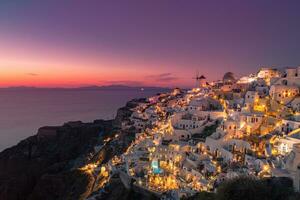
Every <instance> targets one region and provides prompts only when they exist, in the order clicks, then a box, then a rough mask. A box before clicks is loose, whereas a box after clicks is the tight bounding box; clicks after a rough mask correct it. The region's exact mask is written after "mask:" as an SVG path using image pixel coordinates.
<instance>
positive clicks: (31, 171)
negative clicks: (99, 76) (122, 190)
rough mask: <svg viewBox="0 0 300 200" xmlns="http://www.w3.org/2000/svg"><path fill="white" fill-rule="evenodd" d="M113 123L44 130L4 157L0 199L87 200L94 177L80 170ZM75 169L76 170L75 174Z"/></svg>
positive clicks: (0, 165) (75, 124) (74, 124)
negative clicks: (84, 199) (78, 168)
mask: <svg viewBox="0 0 300 200" xmlns="http://www.w3.org/2000/svg"><path fill="white" fill-rule="evenodd" d="M111 130H112V121H101V120H100V121H95V122H93V123H81V122H72V123H66V124H64V125H63V126H60V127H43V128H40V129H39V131H38V134H37V135H35V136H32V137H29V138H27V139H25V140H23V141H21V142H20V143H19V144H18V145H16V146H14V147H11V148H9V149H6V150H4V151H3V152H1V153H0V199H3V200H5V199H12V200H17V199H83V197H84V193H85V192H86V191H88V190H89V187H90V184H89V183H91V180H90V179H92V177H89V176H88V175H86V174H83V173H81V172H80V171H79V170H76V168H77V167H80V166H82V165H84V164H85V163H87V162H89V160H90V159H91V157H92V155H93V153H94V146H95V145H98V144H101V142H102V141H101V137H99V135H100V134H101V133H106V134H109V133H110V132H111ZM73 169H74V170H73Z"/></svg>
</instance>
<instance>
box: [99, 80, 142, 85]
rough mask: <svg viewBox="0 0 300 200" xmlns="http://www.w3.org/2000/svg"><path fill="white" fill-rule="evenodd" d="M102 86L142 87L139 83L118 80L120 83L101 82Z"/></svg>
mask: <svg viewBox="0 0 300 200" xmlns="http://www.w3.org/2000/svg"><path fill="white" fill-rule="evenodd" d="M101 84H103V85H126V86H143V85H144V83H143V82H140V81H130V80H120V81H101Z"/></svg>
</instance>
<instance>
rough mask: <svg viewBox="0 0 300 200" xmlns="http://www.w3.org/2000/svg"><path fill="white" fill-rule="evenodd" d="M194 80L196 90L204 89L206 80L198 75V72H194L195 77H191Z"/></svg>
mask: <svg viewBox="0 0 300 200" xmlns="http://www.w3.org/2000/svg"><path fill="white" fill-rule="evenodd" d="M193 79H195V80H196V88H199V87H205V86H206V78H205V76H203V75H201V76H200V75H199V72H198V71H197V72H196V76H195V77H193Z"/></svg>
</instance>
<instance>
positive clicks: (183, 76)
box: [0, 0, 300, 87]
mask: <svg viewBox="0 0 300 200" xmlns="http://www.w3.org/2000/svg"><path fill="white" fill-rule="evenodd" d="M299 10H300V1H297V0H294V1H293V0H287V1H277V0H272V1H270V0H264V1H261V0H251V1H241V0H236V1H233V0H228V1H223V0H222V1H221V0H220V1H216V0H207V1H205V0H200V1H199V0H189V1H186V0H175V1H168V0H163V1H160V0H152V1H150V0H143V1H141V0H127V1H121V0H119V1H116V0H110V1H98V0H89V1H84V0H65V1H61V0H43V1H40V0H26V1H24V0H19V1H18V0H1V1H0V87H10V86H35V87H78V86H88V85H110V84H125V85H131V86H167V87H175V86H176V87H177V86H178V87H191V86H194V85H195V83H194V82H195V80H194V79H193V77H195V75H196V72H197V71H198V72H199V73H200V74H204V75H205V76H206V77H207V78H208V80H217V79H221V78H222V76H223V74H224V73H225V72H227V71H232V72H234V73H235V74H236V76H237V77H239V76H242V75H246V74H249V73H254V72H256V71H257V70H258V69H259V68H260V67H261V66H278V67H279V66H280V67H282V66H298V65H300V56H299V55H300V12H299Z"/></svg>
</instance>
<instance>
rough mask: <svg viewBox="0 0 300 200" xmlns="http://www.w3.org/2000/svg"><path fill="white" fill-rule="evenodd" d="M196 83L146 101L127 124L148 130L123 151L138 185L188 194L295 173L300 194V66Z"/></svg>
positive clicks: (126, 165)
mask: <svg viewBox="0 0 300 200" xmlns="http://www.w3.org/2000/svg"><path fill="white" fill-rule="evenodd" d="M197 81H199V83H198V85H199V87H198V88H194V89H192V90H190V91H180V90H179V89H176V90H174V91H173V92H171V93H165V94H160V95H157V96H154V97H151V98H149V99H148V101H147V102H145V103H140V105H139V106H138V107H136V108H135V109H134V110H133V114H132V116H131V119H130V122H129V123H128V124H124V127H123V128H128V127H129V126H133V127H135V128H136V129H138V130H140V132H141V133H140V134H137V135H136V139H135V141H134V142H133V143H132V145H131V146H130V147H129V149H128V150H127V152H126V153H125V154H124V155H122V160H123V163H122V166H123V171H124V173H126V174H127V175H128V176H129V177H130V179H132V180H134V184H135V185H136V187H141V188H144V189H146V190H148V191H150V192H153V193H155V194H164V193H165V192H168V191H169V192H170V191H172V192H171V193H172V195H173V196H175V197H181V196H182V195H190V194H193V193H196V192H197V191H201V190H211V191H212V190H214V189H215V188H216V187H217V186H218V184H220V183H221V182H222V181H224V180H226V179H230V178H232V177H236V176H239V175H249V176H256V177H289V178H291V179H292V180H293V183H294V187H295V189H296V190H297V191H299V190H300V117H299V116H300V113H299V111H300V95H299V88H300V67H295V68H283V69H273V68H262V69H261V70H259V72H258V73H256V74H251V75H249V76H245V77H242V78H240V79H236V78H235V77H234V74H233V73H231V72H229V73H226V74H225V75H224V78H223V80H221V81H215V82H212V83H208V82H207V81H206V79H205V77H204V76H201V78H199V79H197Z"/></svg>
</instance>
